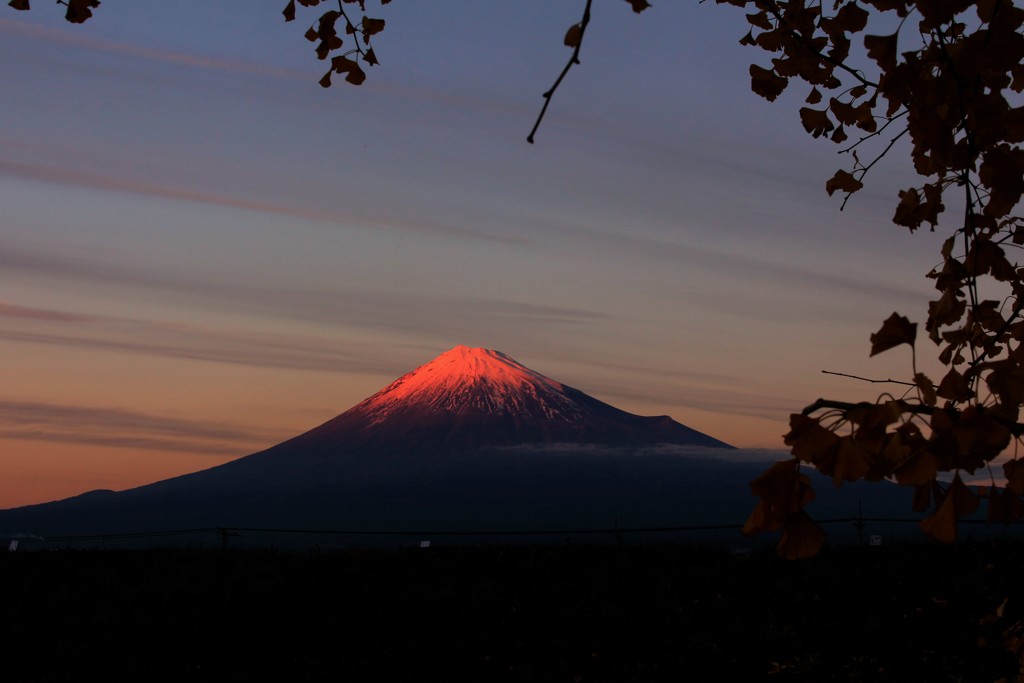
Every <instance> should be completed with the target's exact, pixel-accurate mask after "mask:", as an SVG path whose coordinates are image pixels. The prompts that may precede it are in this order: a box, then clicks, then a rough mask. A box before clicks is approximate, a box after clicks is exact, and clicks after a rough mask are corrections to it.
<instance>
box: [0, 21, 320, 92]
mask: <svg viewBox="0 0 1024 683" xmlns="http://www.w3.org/2000/svg"><path fill="white" fill-rule="evenodd" d="M0 32H2V33H7V34H11V35H18V36H23V37H26V38H29V39H31V40H36V41H40V42H45V43H52V44H60V45H64V46H68V47H74V48H84V49H86V50H93V51H96V52H105V53H109V54H115V55H121V56H125V57H134V58H137V59H146V60H150V61H154V62H163V63H168V64H181V65H184V66H189V67H193V68H201V69H210V70H215V71H222V72H227V73H245V74H251V75H257V76H267V77H274V78H285V79H289V80H301V81H306V82H308V81H309V79H310V77H309V74H307V73H304V72H302V71H298V70H295V69H284V68H281V67H272V66H267V65H263V64H254V63H252V62H243V61H239V60H234V59H222V58H216V57H206V56H199V55H196V54H189V53H185V52H176V51H173V50H156V49H153V48H149V47H143V46H141V45H131V44H129V43H121V42H114V41H110V40H101V39H98V38H95V37H93V36H90V35H88V34H84V33H81V32H78V31H73V30H67V29H54V28H50V27H47V26H39V25H37V24H28V23H25V22H23V21H18V20H15V19H6V18H0Z"/></svg>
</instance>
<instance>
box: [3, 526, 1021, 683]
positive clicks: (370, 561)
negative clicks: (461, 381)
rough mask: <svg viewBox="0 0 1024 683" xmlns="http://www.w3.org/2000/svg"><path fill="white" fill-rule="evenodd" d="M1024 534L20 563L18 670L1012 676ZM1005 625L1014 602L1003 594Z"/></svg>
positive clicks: (50, 555)
mask: <svg viewBox="0 0 1024 683" xmlns="http://www.w3.org/2000/svg"><path fill="white" fill-rule="evenodd" d="M1022 569H1024V546H1022V545H1020V544H1017V543H1010V542H1001V543H997V544H990V543H988V544H977V545H967V544H965V545H960V546H956V547H949V548H947V547H936V546H928V545H910V546H891V547H862V548H846V549H839V550H834V551H829V552H826V553H825V554H824V555H823V556H822V557H820V558H818V559H815V560H812V561H806V562H799V563H786V562H783V561H781V560H777V559H776V558H775V557H774V556H771V555H767V554H763V555H756V554H755V555H753V556H751V557H746V558H739V557H733V556H731V555H729V554H728V553H726V552H724V551H718V550H713V549H700V548H687V547H682V546H658V547H628V546H619V547H615V546H586V547H584V546H575V547H574V546H567V547H486V548H470V547H455V548H438V547H434V548H429V549H419V548H415V549H407V550H372V551H369V550H363V551H345V552H337V553H331V554H311V553H278V552H269V551H253V550H248V551H243V550H227V551H220V550H130V551H129V550H95V551H74V550H64V551H41V552H17V553H4V554H3V555H0V586H2V587H3V599H2V602H0V605H2V607H0V615H2V621H0V623H2V626H0V629H2V630H0V654H2V658H3V661H2V664H0V666H2V667H3V669H2V673H0V679H2V680H5V681H72V680H74V681H78V680H104V681H117V680H123V681H128V680H131V681H243V680H245V681H250V680H257V679H261V680H266V679H267V678H268V677H269V680H277V681H295V680H308V681H312V680H316V681H328V680H331V681H567V682H572V681H750V680H771V681H929V682H935V681H995V680H998V679H1000V678H1003V677H1008V678H1009V680H1013V676H1014V674H1015V672H1016V667H1015V662H1014V656H1013V655H1012V654H1010V653H1008V652H1007V650H1006V648H1005V647H1004V634H1005V633H1006V632H1007V631H1008V629H1009V630H1010V632H1011V635H1012V632H1013V627H1014V624H1015V623H1016V622H1017V620H1018V619H1021V618H1024V591H1022V589H1021V577H1022ZM1004 601H1006V602H1005V607H1004V609H1003V610H1002V611H1001V616H997V608H999V607H1000V605H1002V604H1004Z"/></svg>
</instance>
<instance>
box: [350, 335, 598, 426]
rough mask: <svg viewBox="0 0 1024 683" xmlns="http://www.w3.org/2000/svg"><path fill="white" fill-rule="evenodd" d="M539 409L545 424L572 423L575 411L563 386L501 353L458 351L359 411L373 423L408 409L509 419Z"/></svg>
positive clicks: (403, 378)
mask: <svg viewBox="0 0 1024 683" xmlns="http://www.w3.org/2000/svg"><path fill="white" fill-rule="evenodd" d="M527 403H529V404H532V405H530V406H529V407H528V406H527ZM538 404H540V406H542V408H541V410H542V412H543V413H544V414H546V416H547V417H548V418H556V417H557V418H561V419H569V420H571V419H573V414H574V413H576V412H578V410H579V408H578V407H576V406H575V404H574V401H573V400H572V399H571V398H569V397H568V396H567V395H566V386H565V385H563V384H561V383H559V382H556V381H554V380H553V379H550V378H548V377H545V376H544V375H542V374H540V373H539V372H535V371H534V370H531V369H529V368H528V367H526V366H525V365H523V364H522V363H519V362H518V361H516V360H514V359H512V358H510V357H509V356H506V355H505V354H504V353H502V352H500V351H494V350H491V349H482V348H471V347H468V346H461V345H460V346H456V347H455V348H453V349H451V350H450V351H446V352H445V353H442V354H441V355H440V356H438V357H437V358H435V359H434V360H432V361H430V362H429V363H427V364H426V365H422V366H420V367H418V368H416V369H415V370H413V371H412V372H409V373H407V374H405V375H403V376H401V377H399V378H398V379H397V380H395V381H394V382H392V383H391V384H390V385H388V386H387V387H385V388H384V389H382V390H381V391H379V392H377V393H376V394H374V395H373V396H371V397H370V398H368V399H366V400H365V401H363V403H362V404H361V405H360V406H357V408H361V409H362V412H366V413H371V414H373V421H374V422H377V421H380V420H382V419H384V418H385V417H386V416H387V415H388V414H389V413H390V412H392V411H393V410H394V409H395V408H397V407H402V406H410V405H415V406H418V407H420V408H427V409H432V410H437V411H445V412H455V413H458V412H465V411H467V410H473V411H484V412H487V413H492V414H506V415H507V414H516V413H520V412H524V411H528V412H535V411H536V408H537V405H538Z"/></svg>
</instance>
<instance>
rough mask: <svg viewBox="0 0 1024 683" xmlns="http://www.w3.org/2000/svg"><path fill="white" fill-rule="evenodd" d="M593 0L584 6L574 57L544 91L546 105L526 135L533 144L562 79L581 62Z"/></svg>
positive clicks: (570, 58)
mask: <svg viewBox="0 0 1024 683" xmlns="http://www.w3.org/2000/svg"><path fill="white" fill-rule="evenodd" d="M591 2H593V0H587V4H586V6H585V7H584V8H583V18H582V19H580V23H579V27H580V35H579V39H578V40H577V41H576V47H575V48H574V49H573V51H572V57H569V61H568V63H566V65H565V68H564V69H562V73H560V74H558V78H557V79H556V80H555V84H554V85H552V86H551V87H550V88H549V89H548V91H547V92H545V93H544V106H543V107H541V108H540V114H538V115H537V120H536V121H535V122H534V124H533V129H531V130H530V134H529V135H527V136H526V141H527V142H529V143H530V144H531V145H532V144H533V135H534V133H536V132H537V129H538V128H539V127H540V122H541V121H542V120H543V119H544V114H545V113H546V112H547V110H548V105H549V104H551V96H552V95H554V94H555V91H556V90H558V86H559V85H561V83H562V79H563V78H565V75H566V74H567V73H569V69H571V68H572V65H573V64H579V63H580V47H581V46H582V45H583V34H585V33H586V32H587V24H589V23H590V4H591Z"/></svg>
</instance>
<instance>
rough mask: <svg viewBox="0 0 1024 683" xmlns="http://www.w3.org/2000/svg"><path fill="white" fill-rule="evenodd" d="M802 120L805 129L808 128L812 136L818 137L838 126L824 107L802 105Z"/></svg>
mask: <svg viewBox="0 0 1024 683" xmlns="http://www.w3.org/2000/svg"><path fill="white" fill-rule="evenodd" d="M800 121H801V123H803V124H804V129H806V130H807V132H808V133H810V134H811V136H812V137H816V138H818V137H821V136H822V135H824V134H825V133H828V132H830V131H832V130H833V129H835V127H836V126H835V124H834V123H832V119H830V118H829V117H828V112H827V111H825V110H822V109H811V108H810V107H801V108H800Z"/></svg>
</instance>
